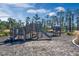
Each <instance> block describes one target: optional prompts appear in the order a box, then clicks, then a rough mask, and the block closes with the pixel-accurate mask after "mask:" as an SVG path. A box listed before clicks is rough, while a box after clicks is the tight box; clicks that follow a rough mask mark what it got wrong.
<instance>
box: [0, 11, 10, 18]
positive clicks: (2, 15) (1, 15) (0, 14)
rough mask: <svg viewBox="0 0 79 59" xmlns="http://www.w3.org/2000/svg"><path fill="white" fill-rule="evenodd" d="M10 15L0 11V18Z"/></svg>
mask: <svg viewBox="0 0 79 59" xmlns="http://www.w3.org/2000/svg"><path fill="white" fill-rule="evenodd" d="M9 16H10V15H9V14H8V13H6V12H3V11H0V17H9Z"/></svg>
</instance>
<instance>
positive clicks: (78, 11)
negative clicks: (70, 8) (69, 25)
mask: <svg viewBox="0 0 79 59" xmlns="http://www.w3.org/2000/svg"><path fill="white" fill-rule="evenodd" d="M76 16H77V30H79V9H77V10H76Z"/></svg>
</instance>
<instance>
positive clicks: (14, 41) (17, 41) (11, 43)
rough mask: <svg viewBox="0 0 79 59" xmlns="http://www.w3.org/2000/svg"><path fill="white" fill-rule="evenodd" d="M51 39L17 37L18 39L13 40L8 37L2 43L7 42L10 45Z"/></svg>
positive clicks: (0, 43)
mask: <svg viewBox="0 0 79 59" xmlns="http://www.w3.org/2000/svg"><path fill="white" fill-rule="evenodd" d="M50 40H51V39H39V40H36V39H35V40H34V39H26V40H23V39H16V40H13V41H12V40H11V39H7V40H5V41H3V42H0V45H6V44H9V45H16V44H24V43H25V42H30V41H50Z"/></svg>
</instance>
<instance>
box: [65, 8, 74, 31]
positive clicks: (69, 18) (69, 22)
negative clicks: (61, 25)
mask: <svg viewBox="0 0 79 59" xmlns="http://www.w3.org/2000/svg"><path fill="white" fill-rule="evenodd" d="M66 22H67V29H68V32H72V24H73V22H74V14H73V12H72V11H71V10H69V9H68V10H67V12H66Z"/></svg>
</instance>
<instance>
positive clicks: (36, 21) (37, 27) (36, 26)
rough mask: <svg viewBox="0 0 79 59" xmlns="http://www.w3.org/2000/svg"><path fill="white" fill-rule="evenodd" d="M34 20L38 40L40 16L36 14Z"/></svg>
mask: <svg viewBox="0 0 79 59" xmlns="http://www.w3.org/2000/svg"><path fill="white" fill-rule="evenodd" d="M33 19H34V20H35V24H36V25H34V27H35V29H36V30H35V31H36V32H37V39H38V38H39V36H38V34H39V33H38V32H39V26H38V20H39V19H40V17H39V16H38V14H35V16H33Z"/></svg>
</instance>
